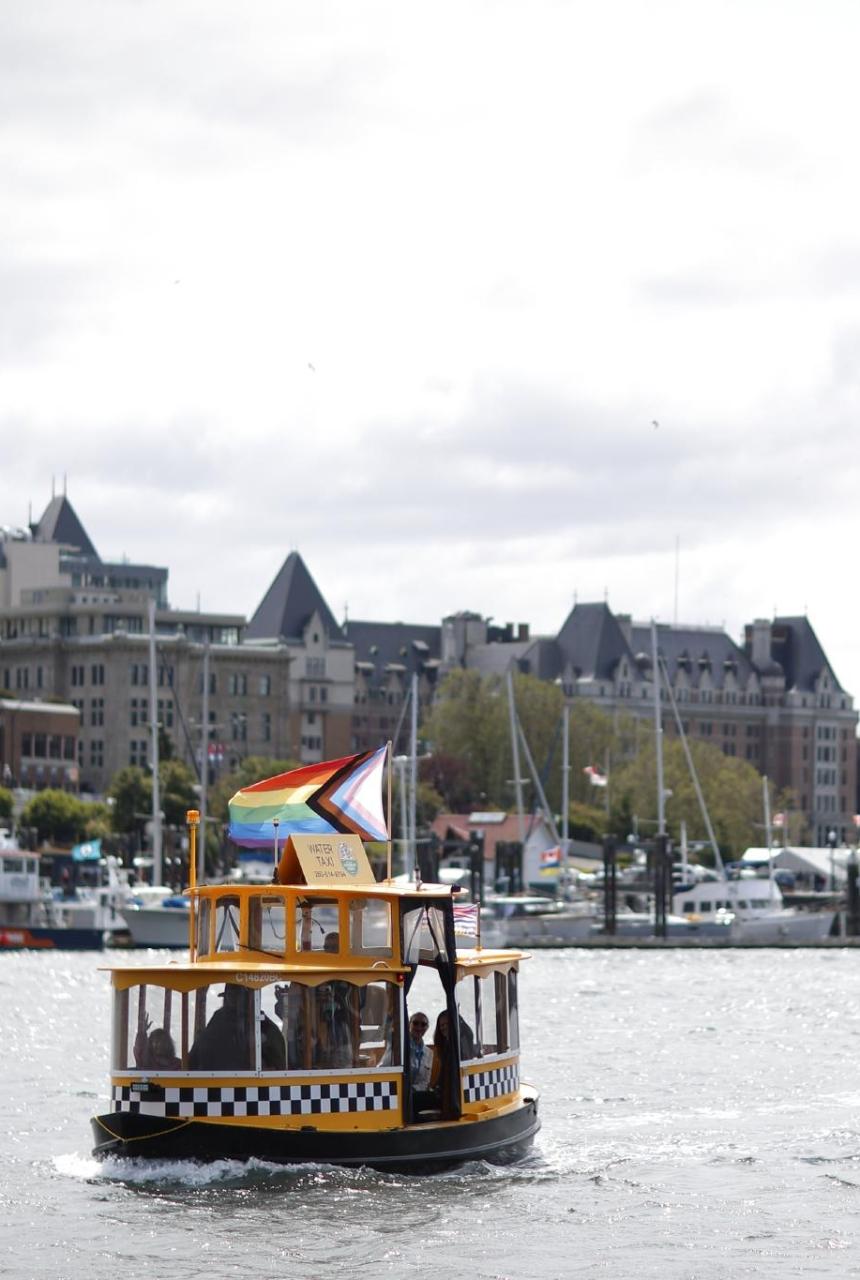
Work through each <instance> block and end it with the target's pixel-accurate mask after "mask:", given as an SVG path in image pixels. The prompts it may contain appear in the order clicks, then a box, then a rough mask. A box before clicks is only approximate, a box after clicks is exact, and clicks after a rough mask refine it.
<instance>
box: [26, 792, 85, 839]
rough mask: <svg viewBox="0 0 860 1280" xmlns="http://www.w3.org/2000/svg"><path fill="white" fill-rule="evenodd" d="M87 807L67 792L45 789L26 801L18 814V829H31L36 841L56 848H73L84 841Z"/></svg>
mask: <svg viewBox="0 0 860 1280" xmlns="http://www.w3.org/2000/svg"><path fill="white" fill-rule="evenodd" d="M87 816H88V806H87V805H86V804H85V803H84V802H83V801H82V800H79V799H78V797H77V796H73V795H70V794H69V792H68V791H55V790H52V789H48V790H45V791H40V792H39V793H38V794H37V795H35V796H33V798H32V800H28V801H27V803H26V804H25V805H24V808H23V810H22V812H21V825H22V826H24V827H35V829H36V831H37V833H38V838H39V840H40V841H42V840H54V841H56V842H57V844H66V845H71V844H76V843H78V842H79V841H81V840H82V839H83V837H84V832H85V829H86V822H87Z"/></svg>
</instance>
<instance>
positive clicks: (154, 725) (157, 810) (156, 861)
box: [149, 597, 162, 884]
mask: <svg viewBox="0 0 860 1280" xmlns="http://www.w3.org/2000/svg"><path fill="white" fill-rule="evenodd" d="M155 662H156V656H155V600H154V599H153V598H152V597H150V600H149V740H150V744H151V753H150V754H151V760H152V883H153V884H161V882H162V869H161V792H160V787H159V779H158V700H157V698H156V679H157V676H158V672H157V671H156V667H155Z"/></svg>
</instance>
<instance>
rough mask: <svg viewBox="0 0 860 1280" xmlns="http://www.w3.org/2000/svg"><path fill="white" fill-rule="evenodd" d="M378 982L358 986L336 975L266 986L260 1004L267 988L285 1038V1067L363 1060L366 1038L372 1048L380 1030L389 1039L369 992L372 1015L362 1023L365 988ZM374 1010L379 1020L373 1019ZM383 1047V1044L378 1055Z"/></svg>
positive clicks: (316, 1067)
mask: <svg viewBox="0 0 860 1280" xmlns="http://www.w3.org/2000/svg"><path fill="white" fill-rule="evenodd" d="M383 985H384V984H382V983H371V984H370V987H368V988H363V987H356V986H354V985H353V983H351V982H344V981H342V980H340V979H336V980H333V981H331V982H323V983H321V985H320V986H318V987H309V986H306V985H304V984H303V983H300V982H283V983H275V984H273V986H272V987H271V988H267V989H265V990H264V996H263V1008H264V1009H265V1008H266V1001H267V1000H268V998H269V994H268V993H269V991H271V997H272V1011H273V1014H274V1016H275V1018H276V1019H277V1020H278V1021H279V1022H280V1024H281V1028H282V1035H283V1039H284V1041H285V1043H286V1064H287V1069H288V1070H289V1071H321V1070H331V1069H336V1068H338V1067H340V1068H343V1069H349V1068H351V1067H357V1066H360V1065H362V1056H363V1055H366V1054H368V1053H369V1052H370V1050H369V1048H368V1049H366V1050H363V1049H362V1046H363V1044H364V1043H365V1039H366V1040H367V1044H368V1045H370V1044H373V1045H374V1047H375V1048H379V1047H380V1042H381V1040H382V1038H383V1032H384V1034H385V1037H386V1038H387V1039H386V1043H387V1040H388V1039H390V1034H391V1032H390V1025H389V1026H386V1013H385V1010H382V1009H380V1007H379V1004H378V997H371V1000H373V1001H375V1003H374V1005H373V1008H372V1009H369V1010H368V1013H372V1014H373V1017H372V1018H371V1019H370V1020H369V1021H368V1023H367V1027H366V1028H365V1026H364V1009H365V1007H366V1006H367V1000H368V997H367V995H366V992H367V991H369V990H370V989H371V988H375V987H377V986H383ZM390 999H391V997H389V1000H390ZM377 1015H378V1017H379V1020H378V1021H374V1020H373V1019H374V1018H376V1017H377ZM383 1052H384V1046H383V1047H382V1048H380V1054H379V1056H380V1057H381V1056H382V1053H383ZM374 1065H375V1064H374Z"/></svg>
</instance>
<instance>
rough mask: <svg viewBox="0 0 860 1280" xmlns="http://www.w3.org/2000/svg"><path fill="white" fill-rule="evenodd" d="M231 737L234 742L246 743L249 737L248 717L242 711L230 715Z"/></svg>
mask: <svg viewBox="0 0 860 1280" xmlns="http://www.w3.org/2000/svg"><path fill="white" fill-rule="evenodd" d="M230 736H231V738H232V739H233V741H234V742H245V740H246V739H247V737H248V717H247V716H246V715H245V714H244V712H242V711H232V712H231V713H230Z"/></svg>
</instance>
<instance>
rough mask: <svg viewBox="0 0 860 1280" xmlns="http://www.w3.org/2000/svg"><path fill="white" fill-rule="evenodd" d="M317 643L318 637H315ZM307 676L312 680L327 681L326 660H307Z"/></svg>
mask: <svg viewBox="0 0 860 1280" xmlns="http://www.w3.org/2000/svg"><path fill="white" fill-rule="evenodd" d="M314 641H316V636H314ZM305 675H306V676H309V677H310V678H311V679H312V680H324V679H325V658H305Z"/></svg>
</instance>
